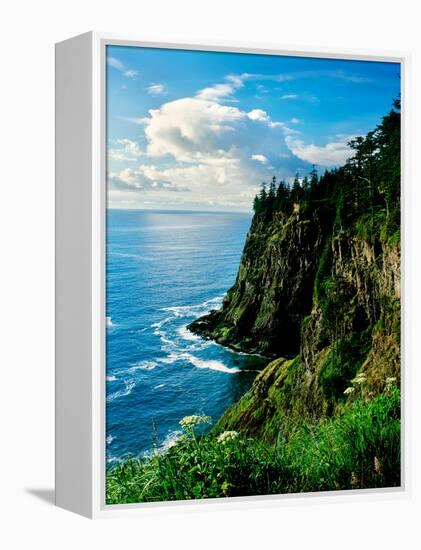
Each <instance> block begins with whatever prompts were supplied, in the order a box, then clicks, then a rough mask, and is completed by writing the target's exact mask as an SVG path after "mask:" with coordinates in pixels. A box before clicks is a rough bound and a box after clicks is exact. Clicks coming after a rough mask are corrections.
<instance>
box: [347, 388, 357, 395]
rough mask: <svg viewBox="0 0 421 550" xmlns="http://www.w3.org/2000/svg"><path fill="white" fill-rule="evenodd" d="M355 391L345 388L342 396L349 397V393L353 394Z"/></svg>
mask: <svg viewBox="0 0 421 550" xmlns="http://www.w3.org/2000/svg"><path fill="white" fill-rule="evenodd" d="M354 390H355V388H347V389H346V390H345V391H344V394H345V395H349V394H350V393H353V392H354Z"/></svg>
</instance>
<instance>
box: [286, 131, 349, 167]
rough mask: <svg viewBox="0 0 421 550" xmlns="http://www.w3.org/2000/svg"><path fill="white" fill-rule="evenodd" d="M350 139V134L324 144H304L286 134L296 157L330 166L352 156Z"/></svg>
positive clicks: (338, 164) (288, 143) (342, 162)
mask: <svg viewBox="0 0 421 550" xmlns="http://www.w3.org/2000/svg"><path fill="white" fill-rule="evenodd" d="M350 139H352V136H348V137H346V138H341V139H339V140H338V141H332V142H330V143H327V144H326V145H324V146H318V145H314V144H310V145H306V144H305V143H304V142H303V141H302V140H300V139H296V138H294V137H292V136H287V137H286V142H287V145H288V147H289V148H290V149H291V151H292V152H293V153H294V155H296V156H297V157H298V158H300V159H302V160H305V161H307V162H310V163H311V164H319V165H321V166H326V167H331V166H340V165H342V164H344V163H345V162H346V161H347V160H348V159H349V158H350V157H351V156H352V154H353V151H352V149H351V148H350V147H349V145H348V142H349V140H350Z"/></svg>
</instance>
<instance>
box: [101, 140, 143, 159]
mask: <svg viewBox="0 0 421 550" xmlns="http://www.w3.org/2000/svg"><path fill="white" fill-rule="evenodd" d="M115 144H116V145H117V147H112V148H110V149H109V150H108V156H109V158H111V159H114V160H128V161H135V160H137V159H138V158H139V157H141V156H142V155H144V154H145V153H144V151H142V150H141V148H140V146H139V144H138V143H137V142H136V141H133V140H131V139H117V140H116V141H115Z"/></svg>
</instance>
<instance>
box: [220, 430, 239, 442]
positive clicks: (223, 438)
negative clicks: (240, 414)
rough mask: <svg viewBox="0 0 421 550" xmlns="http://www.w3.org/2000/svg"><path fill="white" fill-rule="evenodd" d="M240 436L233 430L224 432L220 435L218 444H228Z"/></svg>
mask: <svg viewBox="0 0 421 550" xmlns="http://www.w3.org/2000/svg"><path fill="white" fill-rule="evenodd" d="M239 435H240V434H239V433H238V432H235V431H233V430H232V431H226V432H222V433H221V434H220V435H218V437H217V442H218V443H226V442H227V441H232V440H233V439H237V437H238V436H239Z"/></svg>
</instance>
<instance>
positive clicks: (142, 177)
mask: <svg viewBox="0 0 421 550" xmlns="http://www.w3.org/2000/svg"><path fill="white" fill-rule="evenodd" d="M153 175H154V174H153V171H152V172H151V167H149V166H139V167H138V168H137V169H133V168H125V169H124V170H121V171H120V172H118V173H110V174H109V175H108V184H109V188H110V189H111V190H120V191H132V192H133V191H134V192H139V191H169V192H182V191H183V192H188V191H190V189H189V188H188V187H186V186H179V185H177V184H175V183H173V182H172V181H168V180H165V179H157V178H155V177H153ZM151 176H152V177H151Z"/></svg>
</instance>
